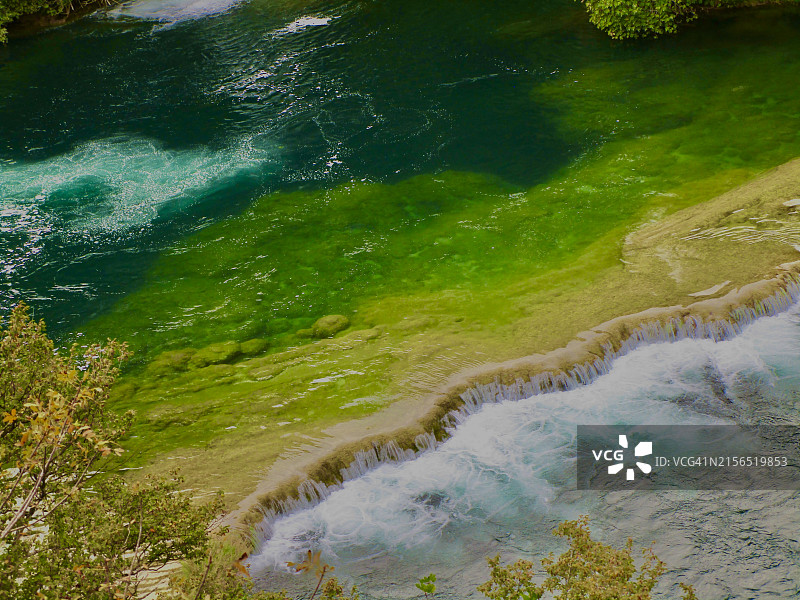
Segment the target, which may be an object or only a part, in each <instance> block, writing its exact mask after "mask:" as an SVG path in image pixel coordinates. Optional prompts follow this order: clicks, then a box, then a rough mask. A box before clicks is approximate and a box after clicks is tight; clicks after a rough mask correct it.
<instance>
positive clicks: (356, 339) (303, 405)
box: [85, 21, 800, 489]
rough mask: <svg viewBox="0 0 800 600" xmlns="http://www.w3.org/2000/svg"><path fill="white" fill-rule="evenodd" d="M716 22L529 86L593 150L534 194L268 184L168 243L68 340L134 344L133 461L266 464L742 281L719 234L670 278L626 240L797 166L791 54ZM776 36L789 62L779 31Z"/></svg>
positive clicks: (767, 252)
mask: <svg viewBox="0 0 800 600" xmlns="http://www.w3.org/2000/svg"><path fill="white" fill-rule="evenodd" d="M720 27H721V28H722V30H721V31H720V32H719V36H720V38H721V40H722V41H720V40H719V39H718V40H716V42H715V44H714V45H709V44H706V43H705V42H704V41H703V40H702V38H701V37H700V34H699V33H697V32H695V33H692V32H690V33H688V34H687V35H688V36H689V37H691V36H695V38H696V39H695V42H696V43H695V45H696V48H697V50H696V52H695V53H686V52H673V51H671V49H670V47H669V46H667V47H666V48H665V47H663V46H658V45H655V44H654V45H653V46H652V47H651V51H649V52H643V53H640V54H638V55H636V56H634V57H632V58H628V57H626V56H625V53H624V52H623V53H621V54H622V56H614V57H610V58H604V59H602V60H598V61H595V62H587V63H586V64H583V65H582V66H581V67H580V68H576V69H574V70H572V71H570V72H565V73H559V74H557V75H555V76H554V77H553V78H551V79H549V80H547V81H546V82H545V83H543V84H541V85H537V86H535V87H534V88H533V89H530V90H526V91H525V93H529V94H530V99H531V102H532V103H537V104H539V105H542V106H546V107H548V108H549V109H550V110H551V111H552V112H553V114H555V115H557V123H558V126H559V127H560V129H561V131H562V133H563V135H564V136H565V137H568V138H573V139H577V138H581V137H583V138H585V139H586V140H590V141H591V144H588V145H587V150H586V151H585V153H584V154H583V155H582V156H580V157H579V158H578V159H577V160H576V161H575V162H574V163H573V164H571V165H569V166H568V167H566V168H564V169H562V170H560V171H559V172H558V173H556V174H554V175H553V176H552V177H551V178H550V179H548V180H547V181H546V182H543V183H542V184H540V185H537V186H534V187H532V188H521V187H519V186H517V185H513V184H511V183H508V182H505V181H503V180H501V179H499V178H498V177H495V176H492V175H488V174H481V173H471V172H463V171H444V172H441V173H434V174H422V175H418V176H415V177H411V178H408V179H405V180H403V181H399V182H396V183H391V184H388V183H375V182H368V181H352V182H348V183H345V184H342V185H340V186H338V187H335V188H331V189H325V190H299V191H293V192H279V193H275V194H270V195H267V196H264V197H262V198H260V199H258V200H256V201H255V202H254V203H253V204H252V205H251V206H250V207H248V209H247V210H246V211H245V212H244V213H243V214H241V215H239V216H236V217H232V218H230V219H227V220H224V221H222V222H220V223H217V224H215V225H212V226H210V227H207V228H206V229H203V230H201V231H199V232H197V233H195V234H193V235H192V236H190V237H187V238H185V239H184V240H182V241H181V242H179V243H177V244H176V245H175V246H174V247H173V248H172V249H171V250H170V251H169V252H167V253H164V254H163V255H162V256H161V257H160V258H159V260H158V261H157V263H156V264H155V266H154V267H153V269H152V271H151V272H150V273H149V275H148V277H147V280H146V282H145V283H144V285H143V286H142V287H141V288H140V289H139V290H138V291H136V292H134V293H132V294H130V295H128V296H127V297H125V298H124V299H122V300H121V301H120V302H119V303H118V304H117V305H116V306H115V308H114V309H113V310H112V311H111V312H109V313H108V314H107V315H105V316H103V317H101V318H100V319H98V320H96V321H94V322H92V323H90V324H89V326H87V328H86V330H85V333H86V334H87V335H88V336H89V337H99V336H100V334H101V333H102V332H108V331H113V332H115V335H116V336H117V337H118V338H120V339H127V340H129V342H130V343H131V345H132V347H133V349H134V350H135V352H136V353H137V357H138V358H137V360H138V364H137V365H134V367H133V370H132V373H131V374H130V375H128V376H127V377H125V378H123V380H122V382H121V385H120V386H119V388H118V389H117V396H116V400H115V402H116V405H117V406H118V407H119V408H121V409H122V408H134V409H136V410H138V411H139V413H140V415H141V421H140V423H139V425H137V427H136V429H135V430H134V432H133V434H132V435H134V436H138V437H132V438H131V440H129V442H128V443H127V447H128V448H129V449H131V450H132V454H131V461H132V462H131V464H142V463H144V462H147V461H150V460H153V459H154V458H155V457H157V456H164V455H166V454H168V453H171V452H172V453H174V452H176V451H178V450H181V451H183V450H185V449H192V452H194V453H195V454H193V456H194V455H196V456H201V457H202V458H200V459H197V460H198V461H200V462H201V463H204V464H205V463H208V465H210V466H209V467H208V468H207V469H206V470H204V468H205V467H203V468H201V467H199V466H198V464H196V463H193V464H194V467H193V468H194V469H195V470H196V472H197V473H198V475H197V476H198V477H201V475H203V476H205V475H209V476H210V474H211V472H214V473H216V471H215V469H216V470H220V471H221V470H222V469H221V467H220V466H219V465H220V464H221V463H220V461H222V460H223V457H224V460H230V457H231V456H234V455H236V452H240V450H236V448H237V447H239V446H241V447H242V448H247V449H248V450H249V451H250V453H251V456H250V461H251V462H252V463H253V464H255V463H258V462H259V461H261V463H260V464H261V465H262V466H263V465H265V464H267V463H269V462H270V461H272V460H274V458H275V457H276V456H278V455H279V454H280V453H281V452H285V451H287V449H290V448H292V447H294V446H296V445H297V444H298V443H301V442H303V441H304V440H307V438H306V437H304V436H309V435H311V436H319V435H320V432H321V431H322V430H323V429H324V428H325V427H327V426H329V425H331V424H333V423H337V422H340V421H342V420H346V419H353V418H358V417H361V416H364V415H368V414H371V413H373V412H375V411H377V410H379V409H380V408H381V407H384V406H386V405H387V404H389V403H391V402H393V401H394V400H396V399H397V398H398V397H400V396H402V395H403V394H418V393H419V394H421V393H425V392H429V391H430V390H433V389H435V387H436V386H437V385H438V384H439V383H441V382H442V381H444V380H445V379H446V378H447V377H448V376H450V375H452V374H453V373H455V372H458V371H459V370H462V369H464V368H466V367H469V366H475V365H478V364H481V363H482V362H487V361H491V360H506V359H509V358H513V357H514V356H520V355H523V354H526V353H533V352H540V351H544V350H549V349H552V348H553V347H557V345H558V344H564V343H566V341H568V340H569V339H570V338H571V336H572V335H574V333H576V332H577V331H580V330H582V329H587V328H589V327H591V326H592V325H594V324H597V323H599V322H601V321H603V320H606V319H607V318H609V316H613V315H615V314H624V313H625V312H632V311H636V310H642V309H644V308H646V307H647V306H648V303H661V302H676V301H681V299H682V298H684V297H685V294H686V293H687V290H688V289H690V288H689V286H690V285H698V286H702V285H706V287H707V286H708V285H712V284H714V283H718V281H716V279H715V278H718V279H719V280H722V279H728V278H733V279H736V276H737V274H738V275H739V276H740V278H742V277H747V276H757V273H758V272H760V271H759V270H758V269H762V270H763V264H762V263H764V264H766V262H765V261H769V260H771V259H770V256H774V257H775V259H776V260H777V259H778V256H779V254H778V253H777V252H776V251H775V246H773V245H765V246H763V247H759V249H758V250H757V251H754V252H753V254H752V256H753V263H754V265H756V266H754V267H753V269H752V270H748V268H737V267H731V266H730V265H725V264H724V261H725V260H729V258H730V255H729V254H725V253H724V252H719V249H720V246H715V245H714V244H719V240H705V241H703V242H702V244H701V243H700V241H698V244H699V246H698V247H702V248H703V249H704V250H703V252H702V253H699V254H698V256H700V255H702V256H703V257H706V258H707V257H708V256H711V255H714V254H718V255H719V256H720V257H721V258H720V259H719V261H715V260H709V261H708V262H707V263H704V264H705V266H703V265H701V266H700V267H698V268H697V269H698V270H697V272H695V273H694V274H692V275H691V276H689V275H687V276H686V278H685V281H684V282H683V283H681V282H676V281H673V280H672V279H671V277H670V274H669V273H670V270H669V268H667V267H666V266H665V265H666V261H662V260H661V259H658V260H656V259H655V258H653V256H650V254H653V252H650V254H647V252H645V253H644V254H645V255H646V256H647V258H642V257H641V256H638V257H631V256H628V254H627V253H626V250H625V247H624V245H625V240H626V238H628V237H629V236H630V235H631V232H632V231H633V230H634V229H635V228H636V227H639V226H640V225H641V224H643V223H647V222H652V221H658V220H660V219H664V218H665V217H666V216H668V215H670V214H673V213H675V212H676V211H679V210H681V209H684V208H686V207H690V206H693V205H697V204H698V203H701V202H704V201H706V200H709V199H710V198H713V197H715V196H717V195H719V194H721V193H723V192H725V191H727V190H729V189H731V188H734V187H736V186H737V185H740V184H742V183H743V182H745V181H747V180H749V179H751V178H752V177H753V176H754V175H756V174H758V173H759V172H761V171H764V170H765V169H768V168H770V167H773V166H775V165H778V164H780V163H783V162H785V161H786V160H789V159H790V158H792V157H794V156H797V155H800V97H798V96H797V94H796V93H795V91H794V87H795V86H793V85H788V84H787V82H798V81H800V51H798V52H789V51H788V50H787V51H786V52H782V53H779V54H780V61H779V63H777V64H776V53H775V50H774V48H769V47H766V46H762V45H761V41H763V40H760V39H759V36H761V35H762V34H761V33H759V31H757V30H748V32H749V33H748V32H745V33H746V35H749V36H750V37H751V38H753V39H751V40H750V42H751V43H742V42H741V41H739V42H737V43H733V42H732V41H731V42H730V43H726V40H727V39H729V38H730V39H731V40H733V39H734V38H736V37H737V36H741V35H744V34H743V32H742V27H743V25H742V24H741V23H740V22H738V21H731V22H730V23H727V24H726V23H722V24H721V25H720ZM526 31H527V29H526V27H525V26H522V25H521V26H519V27H516V28H514V27H510V28H507V29H506V30H500V34H498V35H506V34H507V35H508V36H509V37H511V38H514V39H516V38H519V37H520V36H523V37H524V35H525V32H526ZM771 37H773V34H771ZM774 37H775V38H776V39H774V40H773V41H774V42H775V43H778V42H780V43H781V44H783V46H782V47H783V48H785V49H788V48H794V49H796V50H800V42H797V41H795V40H793V39H788V38H789V35H788V30H781V29H779V30H777V31H776V32H775V33H774ZM748 214H749V213H748ZM787 219H790V220H791V217H788V216H787ZM703 244H705V245H703ZM698 252H699V251H698ZM689 258H690V259H691V258H692V257H691V256H690V257H689ZM623 260H625V261H629V262H635V261H637V260H638V261H640V263H641V265H645V266H646V269H642V270H643V271H647V274H646V275H642V276H641V278H640V279H639V280H637V281H639V283H638V284H637V285H639V287H640V289H641V293H640V294H639V295H635V296H634V295H633V294H631V292H630V289H628V288H625V287H624V286H622V285H620V282H621V281H623V280H624V278H623V275H622V274H623V272H624V268H625V264H627V263H624V262H622V261H623ZM676 260H677V259H676ZM704 260H705V258H704ZM662 263H664V264H662ZM637 264H638V263H637ZM731 269H733V270H734V271H738V273H730V272H729V271H730V270H731ZM687 271H690V269H688V267H687ZM709 277H710V278H711V281H709V282H707V283H703V282H704V281H705V279H704V278H709ZM737 281H738V280H737ZM740 283H742V282H741V281H740ZM697 289H703V288H702V287H698V288H695V289H693V290H692V291H696V290H697ZM332 314H339V315H341V316H343V317H344V318H346V319H347V320H348V323H349V325H350V330H349V331H345V332H344V333H341V332H340V330H337V331H332V332H330V333H331V335H334V334H338V336H337V337H333V338H331V339H323V340H318V341H310V340H311V339H312V338H314V337H317V338H319V337H324V338H327V337H328V335H320V331H321V330H320V329H319V327H318V328H317V330H316V331H315V328H314V325H315V323H318V322H319V319H320V318H322V317H324V316H325V315H332ZM565 322H566V323H568V324H569V326H566V327H565V326H564V323H565ZM547 324H549V328H548V326H547ZM254 338H255V339H259V340H262V342H261V343H259V344H255V343H252V344H251V343H250V342H248V341H247V340H252V339H254ZM248 344H251V345H248ZM267 345H268V346H267ZM246 346H247V349H245V347H246ZM256 447H258V448H259V450H258V451H255V450H254V448H256ZM223 449H224V451H223ZM241 452H242V455H243V454H244V450H241ZM209 470H210V471H209ZM214 477H216V479H214ZM214 477H212V479H214V480H215V481H222V480H225V481H226V482H227V483H226V484H225V485H226V486H227V487H228V488H229V489H233V488H236V487H237V486H238V489H244V488H246V487H247V485H249V484H247V483H245V484H242V483H241V482H239V483H238V484H235V485H234V484H232V483H230V481H231V480H230V479H225V477H228V476H222V475H219V476H218V477H217V476H214Z"/></svg>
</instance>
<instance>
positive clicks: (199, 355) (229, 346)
mask: <svg viewBox="0 0 800 600" xmlns="http://www.w3.org/2000/svg"><path fill="white" fill-rule="evenodd" d="M241 353H242V345H241V344H239V343H238V342H222V343H221V344H211V345H210V346H206V347H205V348H202V349H200V350H198V351H197V352H196V353H195V354H194V355H193V356H192V357H191V359H189V368H192V369H199V368H202V367H206V366H208V365H218V364H220V363H228V362H231V361H233V360H234V359H235V358H236V357H238V356H239V355H240V354H241Z"/></svg>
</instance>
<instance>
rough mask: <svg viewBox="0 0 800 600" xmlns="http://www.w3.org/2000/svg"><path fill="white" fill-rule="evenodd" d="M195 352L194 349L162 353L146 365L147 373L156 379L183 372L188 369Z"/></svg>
mask: <svg viewBox="0 0 800 600" xmlns="http://www.w3.org/2000/svg"><path fill="white" fill-rule="evenodd" d="M196 352H197V350H195V349H194V348H184V349H183V350H167V351H166V352H162V353H161V354H159V355H158V356H156V358H155V359H154V360H153V362H151V363H150V364H149V365H147V371H148V372H149V373H150V374H152V375H155V376H157V377H161V376H164V375H171V374H172V373H175V372H177V371H185V370H186V369H188V368H189V361H190V360H191V358H192V357H193V356H194V355H195V353H196Z"/></svg>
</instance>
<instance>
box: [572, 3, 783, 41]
mask: <svg viewBox="0 0 800 600" xmlns="http://www.w3.org/2000/svg"><path fill="white" fill-rule="evenodd" d="M791 1H793V0H783V3H788V2H791ZM581 2H583V4H584V5H585V6H586V10H587V12H588V13H589V20H590V21H591V22H592V23H593V24H594V25H595V26H596V27H597V28H599V29H601V30H602V31H605V32H606V33H608V35H610V36H611V37H612V38H617V39H626V38H641V37H652V36H659V35H662V34H665V33H675V32H676V31H677V30H678V27H679V26H680V25H681V24H683V23H688V22H689V21H692V20H694V19H696V18H697V15H698V13H699V12H700V11H702V10H708V9H716V8H730V7H736V6H752V5H753V4H754V2H752V1H751V0H581ZM777 3H781V0H778V1H777V2H776V4H777Z"/></svg>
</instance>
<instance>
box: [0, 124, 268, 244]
mask: <svg viewBox="0 0 800 600" xmlns="http://www.w3.org/2000/svg"><path fill="white" fill-rule="evenodd" d="M277 165H278V152H277V150H276V148H275V146H274V145H273V144H272V142H271V140H269V139H267V138H266V137H265V136H263V135H255V136H251V137H248V138H245V139H241V140H238V141H237V142H236V143H234V144H232V145H230V146H228V147H224V148H221V149H212V148H208V147H204V146H200V147H194V148H189V149H180V150H170V149H166V148H164V147H163V146H162V145H161V144H159V143H158V142H156V141H154V140H149V139H143V138H133V139H130V138H125V137H113V138H106V139H100V140H95V141H92V142H88V143H84V144H82V145H80V146H77V147H76V148H74V149H73V150H71V151H69V152H67V153H65V154H61V155H59V156H54V157H51V158H48V159H45V160H42V161H38V162H22V161H20V162H12V163H6V164H2V165H0V211H2V212H1V213H0V218H2V219H3V223H2V225H3V226H4V227H5V228H6V229H9V230H11V229H14V230H17V231H19V230H20V228H23V229H25V230H34V229H35V230H42V229H49V228H51V227H52V225H53V222H54V219H55V218H56V217H55V216H54V215H58V220H59V221H65V223H64V224H61V223H60V224H59V225H60V226H61V225H66V227H68V228H71V229H73V230H75V231H87V230H88V231H97V230H103V231H120V230H126V229H130V228H133V227H141V226H144V225H146V224H148V223H150V222H152V221H153V220H154V219H156V218H157V217H159V216H162V215H166V214H170V213H175V212H179V211H181V210H184V209H186V208H187V207H189V206H191V205H192V204H194V203H195V202H197V201H198V200H200V199H201V198H203V196H204V195H206V194H209V193H212V192H214V191H216V190H219V189H222V188H223V187H225V186H227V185H230V183H231V182H232V180H234V179H236V178H239V177H253V176H256V177H263V176H265V175H267V174H269V173H272V172H274V171H275V170H276V168H277Z"/></svg>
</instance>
